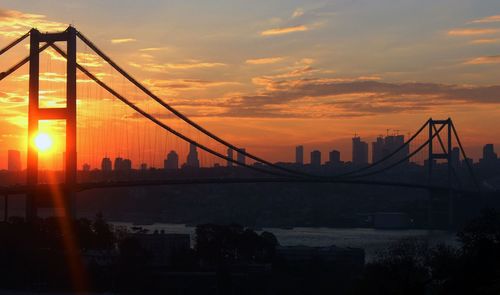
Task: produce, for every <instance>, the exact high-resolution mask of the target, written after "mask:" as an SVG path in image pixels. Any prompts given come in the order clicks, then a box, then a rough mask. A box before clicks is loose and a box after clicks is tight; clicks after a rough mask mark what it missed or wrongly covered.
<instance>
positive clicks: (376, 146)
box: [372, 136, 384, 163]
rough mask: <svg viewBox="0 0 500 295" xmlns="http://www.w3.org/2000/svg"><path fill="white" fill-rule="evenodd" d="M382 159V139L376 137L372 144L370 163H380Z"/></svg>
mask: <svg viewBox="0 0 500 295" xmlns="http://www.w3.org/2000/svg"><path fill="white" fill-rule="evenodd" d="M383 157H384V138H383V137H382V136H379V137H377V139H376V141H375V142H372V163H375V162H378V161H380V160H381V159H382V158H383Z"/></svg>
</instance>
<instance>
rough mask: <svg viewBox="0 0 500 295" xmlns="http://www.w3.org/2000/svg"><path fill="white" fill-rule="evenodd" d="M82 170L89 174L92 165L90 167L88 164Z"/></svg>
mask: <svg viewBox="0 0 500 295" xmlns="http://www.w3.org/2000/svg"><path fill="white" fill-rule="evenodd" d="M82 170H83V171H84V172H89V171H90V165H89V164H87V163H85V164H83V166H82Z"/></svg>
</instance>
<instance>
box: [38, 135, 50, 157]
mask: <svg viewBox="0 0 500 295" xmlns="http://www.w3.org/2000/svg"><path fill="white" fill-rule="evenodd" d="M35 146H36V148H37V149H38V150H39V151H41V152H44V151H46V150H48V149H50V147H52V139H51V138H50V136H49V135H48V134H46V133H39V134H38V135H37V136H36V137H35Z"/></svg>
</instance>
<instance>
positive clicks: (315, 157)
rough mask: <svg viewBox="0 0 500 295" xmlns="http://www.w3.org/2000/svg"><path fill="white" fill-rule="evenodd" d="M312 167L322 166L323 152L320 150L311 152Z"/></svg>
mask: <svg viewBox="0 0 500 295" xmlns="http://www.w3.org/2000/svg"><path fill="white" fill-rule="evenodd" d="M311 166H313V167H319V166H321V152H320V151H318V150H315V151H312V152H311Z"/></svg>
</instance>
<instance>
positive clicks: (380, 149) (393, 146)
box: [372, 135, 410, 165]
mask: <svg viewBox="0 0 500 295" xmlns="http://www.w3.org/2000/svg"><path fill="white" fill-rule="evenodd" d="M404 143H405V137H404V135H388V136H386V137H382V136H379V137H377V140H376V141H375V142H372V163H375V162H378V161H380V160H381V159H383V158H385V157H387V156H389V155H390V154H392V153H393V152H395V151H396V150H397V149H399V148H401V146H403V145H404ZM409 153H410V147H409V145H407V146H404V147H403V148H402V149H401V150H399V151H398V152H397V153H396V154H395V155H394V156H392V157H391V158H390V159H389V160H388V161H387V162H385V163H386V164H387V165H388V164H391V163H395V162H397V161H400V160H401V159H404V158H405V157H406V156H408V154H409ZM408 162H409V160H407V161H406V163H408Z"/></svg>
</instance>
